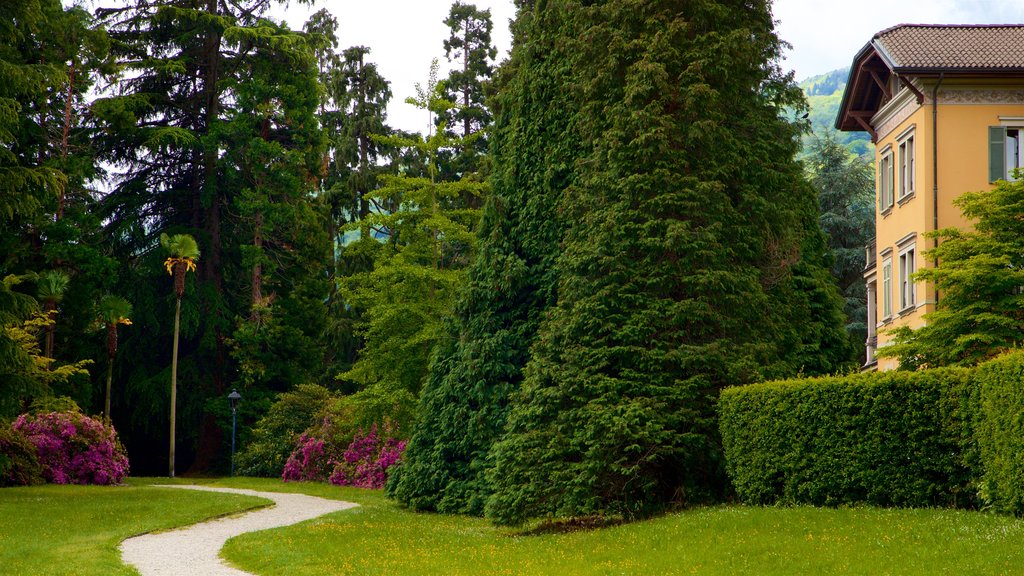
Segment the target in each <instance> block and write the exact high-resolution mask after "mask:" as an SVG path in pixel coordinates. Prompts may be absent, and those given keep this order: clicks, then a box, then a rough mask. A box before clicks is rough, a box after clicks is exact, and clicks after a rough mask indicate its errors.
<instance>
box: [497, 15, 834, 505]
mask: <svg viewBox="0 0 1024 576" xmlns="http://www.w3.org/2000/svg"><path fill="white" fill-rule="evenodd" d="M559 4H561V5H564V6H566V7H569V6H572V7H573V11H574V12H575V13H577V15H578V16H577V17H578V18H580V19H582V20H584V21H585V22H586V25H585V28H584V29H583V30H582V33H581V34H580V35H579V36H578V37H577V39H573V38H562V40H563V41H565V42H569V43H572V44H574V45H575V46H576V50H577V51H578V52H579V53H580V54H581V55H582V56H581V58H580V61H579V63H578V64H577V67H576V72H575V74H576V78H575V79H576V81H577V82H578V85H579V86H580V92H579V99H580V110H581V115H580V116H581V122H580V131H581V133H582V135H583V138H584V139H585V142H586V143H587V150H586V152H585V154H583V155H582V156H581V158H580V160H579V163H580V165H581V166H583V167H584V168H582V169H581V173H580V175H579V179H578V181H577V184H576V186H574V187H572V188H570V189H569V190H567V191H566V193H565V194H564V196H563V198H562V201H561V202H560V204H559V211H560V212H561V213H562V214H563V215H564V218H565V219H566V223H567V224H566V229H565V234H564V236H563V241H562V254H561V256H560V257H559V259H558V262H557V265H556V270H557V273H558V295H557V305H556V306H555V307H554V308H553V309H552V310H551V311H550V312H549V313H548V314H546V315H545V317H544V320H543V321H542V323H541V325H540V328H539V330H538V335H537V342H536V343H535V345H534V347H533V350H532V358H531V360H530V363H529V364H528V366H527V367H526V369H525V375H526V377H525V380H524V382H523V384H522V387H521V389H520V390H518V391H517V392H515V393H514V394H513V395H512V407H511V409H510V413H509V416H508V424H507V427H506V430H505V434H504V435H503V436H502V438H501V439H500V441H499V442H498V443H497V444H496V445H495V446H494V448H493V458H494V468H493V470H492V471H491V474H490V478H491V479H492V481H493V488H494V494H493V495H492V496H491V498H490V499H489V501H488V503H487V514H488V516H490V517H491V518H492V519H493V520H494V521H496V522H498V523H501V524H518V523H521V522H523V521H525V520H527V519H529V518H534V517H538V516H555V517H572V516H584V515H593V514H605V515H620V516H626V517H636V516H642V515H646V514H650V513H652V512H654V511H656V510H659V509H661V508H662V507H664V506H665V505H667V504H668V503H670V502H674V503H679V504H691V503H694V502H701V501H706V500H709V499H714V498H716V497H718V496H719V495H720V494H722V493H723V492H724V490H725V486H726V481H725V477H724V474H723V467H722V458H721V449H720V447H719V442H718V439H717V425H716V422H715V414H714V402H715V398H716V396H717V393H718V390H719V389H721V388H722V387H724V386H728V385H733V384H741V383H745V382H749V381H752V380H757V379H761V378H767V377H775V376H781V375H783V374H793V373H796V372H797V371H799V370H803V371H805V372H808V373H817V372H820V371H827V370H831V369H834V367H835V366H837V365H838V363H839V362H841V361H842V360H845V356H846V349H845V348H844V347H843V343H844V342H845V338H844V337H843V334H842V333H841V319H840V318H841V317H840V308H839V301H838V298H837V295H836V294H835V289H834V287H832V284H831V278H830V277H829V273H828V270H827V269H826V268H825V267H824V266H823V263H824V262H825V246H824V241H823V237H822V235H821V232H820V230H819V229H818V223H817V218H816V215H817V214H816V202H815V198H814V193H813V190H812V189H811V188H810V186H809V185H808V184H807V183H806V181H804V180H803V175H802V173H801V170H800V167H799V165H798V164H797V163H796V162H795V161H794V156H795V154H796V152H797V150H798V146H799V144H798V140H797V136H798V130H797V129H796V128H795V127H794V126H793V125H790V124H788V123H787V122H786V121H784V120H783V119H782V117H781V111H782V110H783V109H785V108H786V107H790V106H799V105H800V103H801V101H802V99H801V96H800V93H799V91H798V89H797V88H796V87H795V85H794V84H793V83H792V81H791V78H790V77H788V76H785V75H783V74H781V72H780V71H779V69H778V67H777V65H776V64H775V62H776V60H777V58H778V57H779V53H780V42H779V40H778V38H777V37H776V36H775V34H774V31H773V23H772V18H771V11H770V6H769V4H768V3H767V2H756V3H750V2H735V1H723V0H698V1H688V2H679V1H674V0H649V1H646V2H642V3H641V4H642V7H638V5H637V3H636V2H634V1H626V0H609V1H608V2H603V3H598V4H591V5H581V4H587V3H579V2H572V1H566V2H553V1H552V2H548V3H547V8H541V7H540V5H538V7H537V8H536V10H538V11H541V12H543V11H545V10H550V9H551V7H552V6H554V5H559ZM638 8H642V9H638Z"/></svg>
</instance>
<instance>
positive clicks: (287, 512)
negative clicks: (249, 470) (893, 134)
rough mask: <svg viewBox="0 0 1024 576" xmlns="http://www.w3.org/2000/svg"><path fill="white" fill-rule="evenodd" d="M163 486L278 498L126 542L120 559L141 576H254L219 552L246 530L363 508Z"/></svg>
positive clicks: (274, 494) (246, 492)
mask: <svg viewBox="0 0 1024 576" xmlns="http://www.w3.org/2000/svg"><path fill="white" fill-rule="evenodd" d="M159 487H160V488H184V489H187V490H204V491H207V492H227V493H230V494H243V495H245V496H259V497H260V498H266V499H268V500H273V501H274V504H275V505H274V506H271V507H269V508H263V509H260V510H256V511H254V512H249V513H246V514H243V515H241V516H231V517H227V518H219V519H216V520H211V521H209V522H202V523H199V524H194V525H192V526H188V527H186V528H181V529H178V530H173V531H170V532H160V533H156V534H143V535H141V536H136V537H134V538H129V539H127V540H125V541H124V542H122V543H121V559H122V560H123V561H124V562H125V564H130V565H132V566H134V567H135V568H136V569H137V570H138V571H139V572H140V573H141V574H142V576H252V575H251V573H249V572H244V571H242V570H239V569H237V568H232V567H231V566H228V565H227V564H226V563H225V562H224V561H223V560H222V559H221V558H220V549H221V548H222V547H223V546H224V543H225V542H227V541H228V539H229V538H233V537H235V536H238V535H239V534H244V533H246V532H255V531H257V530H266V529H268V528H277V527H279V526H288V525H289V524H295V523H298V522H302V521H304V520H310V519H313V518H316V517H317V516H323V515H324V514H330V513H331V512H337V511H339V510H345V509H348V508H352V507H354V506H358V504H354V503H352V502H342V501H340V500H328V499H326V498H318V497H316V496H307V495H305V494H282V493H278V492H258V491H256V490H242V489H238V488H213V487H209V486H191V485H175V486H159Z"/></svg>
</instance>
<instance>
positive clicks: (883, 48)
mask: <svg viewBox="0 0 1024 576" xmlns="http://www.w3.org/2000/svg"><path fill="white" fill-rule="evenodd" d="M872 45H873V46H874V47H875V48H877V49H878V50H879V51H880V52H881V53H882V58H883V60H888V62H887V64H890V67H891V68H892V69H893V70H894V71H897V72H899V71H901V70H902V71H911V70H913V71H925V70H929V71H938V70H945V71H966V70H972V71H981V70H1024V25H1009V24H1007V25H976V26H964V25H956V26H953V25H941V24H939V25H922V24H902V25H899V26H894V27H892V28H888V29H886V30H883V31H881V32H879V33H878V34H875V36H874V38H872V41H871V42H870V43H869V46H872Z"/></svg>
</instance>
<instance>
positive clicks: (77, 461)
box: [12, 412, 128, 484]
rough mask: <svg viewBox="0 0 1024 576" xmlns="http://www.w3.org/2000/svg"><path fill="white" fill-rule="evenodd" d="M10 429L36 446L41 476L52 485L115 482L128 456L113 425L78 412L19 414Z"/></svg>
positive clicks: (122, 473) (125, 467)
mask: <svg viewBox="0 0 1024 576" xmlns="http://www.w3.org/2000/svg"><path fill="white" fill-rule="evenodd" d="M12 428H13V429H14V430H15V431H17V432H20V433H21V434H23V435H24V436H25V437H26V438H27V439H28V441H29V442H31V443H32V445H34V446H35V448H36V455H37V456H38V458H39V463H40V464H41V465H42V467H43V478H44V479H45V480H46V481H47V482H52V483H54V484H117V483H119V482H121V480H123V479H124V477H125V476H127V475H128V456H127V455H126V454H125V451H124V447H123V446H121V442H120V441H118V439H117V432H116V431H114V427H113V426H106V425H104V424H103V423H102V422H100V421H99V420H94V419H92V418H89V417H88V416H86V415H84V414H81V413H79V412H48V413H44V414H35V415H28V414H22V415H21V416H18V418H17V419H16V420H15V421H14V423H13V424H12Z"/></svg>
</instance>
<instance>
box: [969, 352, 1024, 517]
mask: <svg viewBox="0 0 1024 576" xmlns="http://www.w3.org/2000/svg"><path fill="white" fill-rule="evenodd" d="M975 379H976V381H977V382H978V387H979V389H980V394H981V398H980V406H979V416H980V418H979V423H978V433H977V436H978V446H979V448H980V450H981V459H982V462H984V471H983V474H982V476H981V482H980V483H979V488H980V492H981V499H982V501H983V502H984V503H985V504H987V505H990V506H991V507H992V508H994V509H995V510H997V511H999V512H1006V513H1010V514H1016V515H1018V516H1020V515H1024V353H1022V352H1013V353H1011V354H1007V355H1005V356H1002V357H999V358H997V359H995V360H992V361H990V362H986V363H985V364H982V365H981V366H979V367H978V369H977V371H976V376H975Z"/></svg>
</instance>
